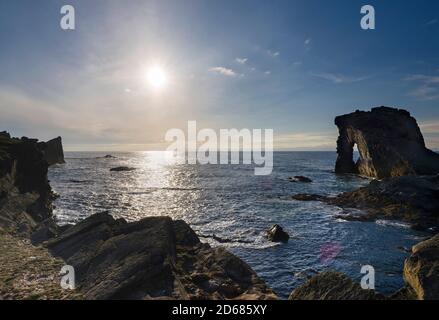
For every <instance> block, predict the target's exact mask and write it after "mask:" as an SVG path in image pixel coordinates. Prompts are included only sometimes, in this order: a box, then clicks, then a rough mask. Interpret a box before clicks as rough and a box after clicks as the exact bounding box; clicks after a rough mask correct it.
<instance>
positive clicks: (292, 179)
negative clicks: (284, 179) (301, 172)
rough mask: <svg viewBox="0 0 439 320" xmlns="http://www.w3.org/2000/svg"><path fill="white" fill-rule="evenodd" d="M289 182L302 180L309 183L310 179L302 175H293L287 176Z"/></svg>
mask: <svg viewBox="0 0 439 320" xmlns="http://www.w3.org/2000/svg"><path fill="white" fill-rule="evenodd" d="M288 179H289V180H290V181H291V182H304V183H311V182H312V180H311V179H310V178H308V177H304V176H294V177H289V178H288Z"/></svg>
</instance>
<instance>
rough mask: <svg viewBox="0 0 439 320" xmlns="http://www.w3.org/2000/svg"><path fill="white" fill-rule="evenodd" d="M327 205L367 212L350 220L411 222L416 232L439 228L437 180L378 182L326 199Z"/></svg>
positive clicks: (406, 178) (389, 180) (438, 181)
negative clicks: (379, 219)
mask: <svg viewBox="0 0 439 320" xmlns="http://www.w3.org/2000/svg"><path fill="white" fill-rule="evenodd" d="M325 202H327V203H330V204H333V205H337V206H340V207H342V208H356V209H361V210H364V211H365V213H366V214H365V215H358V216H353V215H349V216H347V217H349V218H358V220H362V221H364V220H375V219H378V218H384V219H397V220H401V221H404V222H408V223H410V224H412V225H413V226H416V228H417V229H423V230H425V229H429V228H433V229H434V228H438V227H439V177H437V176H405V177H395V178H389V179H384V180H382V181H377V180H375V181H372V182H371V183H370V184H369V185H368V186H366V187H364V188H360V189H358V190H355V191H352V192H346V193H343V194H341V195H339V196H337V197H335V198H326V199H325ZM345 218H346V217H345ZM353 220H354V219H353Z"/></svg>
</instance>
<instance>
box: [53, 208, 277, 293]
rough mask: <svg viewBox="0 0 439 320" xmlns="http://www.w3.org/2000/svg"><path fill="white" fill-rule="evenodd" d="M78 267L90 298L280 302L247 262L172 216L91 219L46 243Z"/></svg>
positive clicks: (82, 287)
mask: <svg viewBox="0 0 439 320" xmlns="http://www.w3.org/2000/svg"><path fill="white" fill-rule="evenodd" d="M46 246H47V247H48V248H49V250H50V251H51V252H52V253H53V254H54V255H56V256H60V257H61V258H63V259H64V260H65V261H66V262H67V263H68V264H70V265H72V266H74V268H75V272H76V278H77V283H78V285H79V289H80V291H81V292H83V293H84V295H85V297H86V298H87V299H145V298H175V299H237V298H238V299H239V297H240V296H241V295H252V296H254V297H255V298H257V299H275V298H276V296H275V294H274V293H273V292H272V291H271V290H270V289H269V288H268V287H267V286H266V285H265V283H264V282H263V281H262V280H261V279H260V278H259V277H258V276H257V275H256V273H255V272H254V271H253V270H252V269H251V268H250V267H249V266H248V265H247V264H246V263H245V262H243V261H242V260H240V259H239V258H237V257H236V256H234V255H233V254H231V253H229V252H227V251H226V250H224V249H221V248H211V247H210V246H209V245H207V244H203V243H201V242H200V240H199V239H198V237H197V235H196V234H195V232H194V231H193V230H192V229H191V228H190V227H189V226H188V225H187V224H186V223H185V222H183V221H181V220H179V221H173V220H172V219H170V218H168V217H152V218H145V219H143V220H141V221H138V222H133V223H127V222H126V221H125V220H115V219H113V218H112V217H111V216H110V215H109V214H108V213H101V214H97V215H94V216H91V217H90V218H88V219H85V220H84V221H82V222H80V223H78V224H77V225H75V226H73V227H70V228H69V229H67V231H65V232H64V233H63V234H61V235H60V236H59V237H58V238H55V239H53V240H51V241H49V242H47V243H46Z"/></svg>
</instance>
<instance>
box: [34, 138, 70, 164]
mask: <svg viewBox="0 0 439 320" xmlns="http://www.w3.org/2000/svg"><path fill="white" fill-rule="evenodd" d="M40 148H41V151H42V152H43V153H44V159H46V161H47V164H48V165H49V166H52V165H54V164H63V163H65V161H64V151H63V147H62V139H61V137H58V138H55V139H52V140H50V141H47V142H41V143H40Z"/></svg>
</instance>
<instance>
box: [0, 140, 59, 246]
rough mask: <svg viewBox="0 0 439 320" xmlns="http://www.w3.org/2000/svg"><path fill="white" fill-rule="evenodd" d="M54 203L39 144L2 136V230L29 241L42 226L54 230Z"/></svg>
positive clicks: (0, 226)
mask: <svg viewBox="0 0 439 320" xmlns="http://www.w3.org/2000/svg"><path fill="white" fill-rule="evenodd" d="M52 199H53V193H52V190H51V188H50V185H49V182H48V180H47V162H46V161H45V159H44V157H43V153H42V152H41V150H40V148H39V146H38V142H37V140H33V139H27V138H22V139H16V138H11V137H10V135H9V134H8V133H6V132H3V133H0V230H3V231H7V232H12V233H16V234H21V235H26V236H29V237H30V236H31V235H32V234H33V233H34V232H35V231H37V230H38V229H40V228H41V227H42V226H46V227H49V228H50V227H52V226H53V227H55V224H54V222H53V219H52ZM46 231H48V229H47V228H46Z"/></svg>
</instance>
